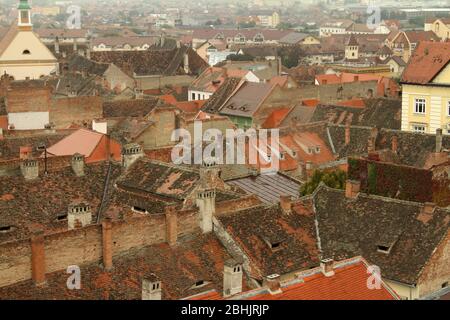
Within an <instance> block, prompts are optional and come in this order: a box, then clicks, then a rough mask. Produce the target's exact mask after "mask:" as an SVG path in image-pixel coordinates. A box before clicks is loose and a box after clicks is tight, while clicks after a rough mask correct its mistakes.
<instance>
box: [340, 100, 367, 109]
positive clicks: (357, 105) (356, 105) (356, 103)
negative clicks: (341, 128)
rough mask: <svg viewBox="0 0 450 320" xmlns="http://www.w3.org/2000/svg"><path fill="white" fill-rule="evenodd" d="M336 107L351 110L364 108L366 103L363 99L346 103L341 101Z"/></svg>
mask: <svg viewBox="0 0 450 320" xmlns="http://www.w3.org/2000/svg"><path fill="white" fill-rule="evenodd" d="M337 105H338V106H342V107H352V108H365V107H366V103H365V102H364V100H363V99H352V100H347V101H342V102H339V103H337Z"/></svg>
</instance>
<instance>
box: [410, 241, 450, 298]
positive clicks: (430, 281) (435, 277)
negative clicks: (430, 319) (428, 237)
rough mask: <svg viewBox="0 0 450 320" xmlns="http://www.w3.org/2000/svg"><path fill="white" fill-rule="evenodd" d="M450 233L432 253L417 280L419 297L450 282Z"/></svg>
mask: <svg viewBox="0 0 450 320" xmlns="http://www.w3.org/2000/svg"><path fill="white" fill-rule="evenodd" d="M449 266H450V232H447V236H446V238H445V239H444V240H443V241H442V243H441V244H440V246H439V247H438V248H437V250H436V251H435V252H434V254H433V256H432V257H431V259H430V261H428V264H427V265H426V266H425V268H424V270H423V272H422V275H421V276H420V279H419V282H418V283H419V294H420V296H421V297H423V296H426V295H428V294H430V293H433V292H435V291H437V290H440V289H441V288H442V284H443V283H445V282H447V283H448V282H449V281H450V267H449Z"/></svg>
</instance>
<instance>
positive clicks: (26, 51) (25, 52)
mask: <svg viewBox="0 0 450 320" xmlns="http://www.w3.org/2000/svg"><path fill="white" fill-rule="evenodd" d="M22 54H31V52H30V50H28V49H26V50H23V52H22Z"/></svg>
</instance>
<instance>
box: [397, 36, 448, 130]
mask: <svg viewBox="0 0 450 320" xmlns="http://www.w3.org/2000/svg"><path fill="white" fill-rule="evenodd" d="M449 62H450V43H448V42H446V43H443V42H421V43H420V44H419V46H418V47H417V49H416V51H415V52H414V54H413V56H412V57H411V60H410V62H409V64H408V66H407V67H406V69H405V71H404V73H403V76H402V80H401V83H402V88H403V90H402V91H403V93H402V130H403V131H415V132H423V133H436V130H437V129H442V131H443V133H444V134H450V63H449Z"/></svg>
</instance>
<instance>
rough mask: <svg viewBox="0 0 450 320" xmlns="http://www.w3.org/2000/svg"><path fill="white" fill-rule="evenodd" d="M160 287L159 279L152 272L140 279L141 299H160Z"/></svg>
mask: <svg viewBox="0 0 450 320" xmlns="http://www.w3.org/2000/svg"><path fill="white" fill-rule="evenodd" d="M161 287H162V286H161V281H160V280H159V279H158V278H157V277H156V276H155V275H154V274H151V275H150V276H149V277H148V278H146V279H142V300H161V298H162V288H161Z"/></svg>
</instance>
